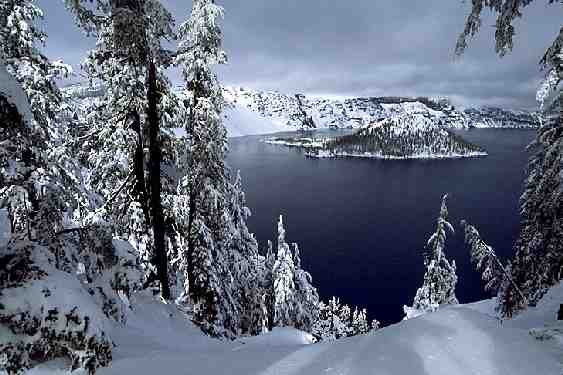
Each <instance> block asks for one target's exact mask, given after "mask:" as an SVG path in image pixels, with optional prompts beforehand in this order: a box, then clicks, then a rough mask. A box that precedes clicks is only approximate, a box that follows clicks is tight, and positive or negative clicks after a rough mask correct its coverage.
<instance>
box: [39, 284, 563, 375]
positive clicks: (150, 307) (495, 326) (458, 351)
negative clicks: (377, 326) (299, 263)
mask: <svg viewBox="0 0 563 375" xmlns="http://www.w3.org/2000/svg"><path fill="white" fill-rule="evenodd" d="M562 297H563V287H561V286H559V287H556V288H554V289H553V290H552V291H551V292H550V293H549V294H548V295H547V296H546V297H545V298H544V300H543V301H542V303H540V305H539V306H538V307H537V308H533V309H530V310H528V311H527V312H525V313H524V314H522V315H520V316H518V317H517V318H515V319H513V320H511V321H505V322H503V323H502V324H500V322H499V321H498V320H497V319H496V318H495V317H494V316H493V314H492V301H482V302H478V303H475V304H469V305H460V306H456V307H450V308H445V309H443V310H440V311H438V312H435V313H431V314H426V315H422V316H420V317H417V318H414V319H411V320H407V321H403V322H401V323H398V324H395V325H392V326H389V327H386V328H384V329H381V330H379V331H377V332H376V333H373V334H370V335H367V336H356V337H352V338H349V339H343V340H339V341H336V342H333V343H324V344H312V345H311V344H310V343H311V337H310V336H309V335H307V334H305V333H302V332H300V331H297V330H293V329H277V330H274V331H273V332H272V333H269V334H265V335H262V336H259V337H254V338H248V339H242V340H238V341H235V342H222V341H217V340H213V339H210V338H208V337H206V336H204V335H203V334H202V333H201V332H200V331H199V330H198V329H197V328H196V327H194V326H193V325H192V324H191V323H190V322H189V321H187V320H186V318H185V317H184V315H183V314H182V313H181V312H179V311H178V310H177V309H176V308H175V307H174V306H172V305H164V304H162V303H159V302H157V301H154V300H152V299H151V298H150V297H148V296H146V295H143V296H140V297H137V298H136V301H134V305H135V306H136V308H135V311H130V312H129V314H130V316H129V323H128V326H127V327H126V328H118V327H116V328H115V329H114V332H113V335H112V336H113V339H114V340H115V343H116V345H117V348H116V349H115V351H114V361H113V365H112V367H111V368H107V369H100V370H99V374H102V375H103V374H116V375H117V374H120V375H123V374H135V375H145V374H147V375H149V374H150V375H154V374H162V375H164V374H194V375H195V374H197V375H200V374H209V375H214V374H231V375H252V374H257V375H258V374H260V375H270V374H271V375H273V374H276V375H286V374H287V375H289V374H334V375H353V374H377V375H386V374H397V375H411V374H422V375H424V374H429V375H430V374H432V375H434V374H436V375H438V374H444V375H454V374H459V375H464V374H468V375H469V374H471V375H476V374H481V375H519V374H522V375H524V374H541V375H551V374H553V375H561V373H562V365H561V361H563V350H562V348H563V341H561V338H562V336H561V333H560V332H562V331H563V324H561V323H559V324H558V323H557V322H556V320H555V319H556V318H555V317H556V315H557V314H556V311H557V309H558V308H559V303H560V302H561V301H562V300H563V298H562ZM62 365H63V364H61V363H58V362H52V363H50V364H48V365H43V366H41V367H39V368H36V369H34V370H32V371H30V372H29V373H30V374H33V375H55V374H64V373H67V372H66V370H64V371H63V370H60V369H59V368H62V367H63V366H62ZM75 373H77V374H78V373H80V372H79V371H77V372H75Z"/></svg>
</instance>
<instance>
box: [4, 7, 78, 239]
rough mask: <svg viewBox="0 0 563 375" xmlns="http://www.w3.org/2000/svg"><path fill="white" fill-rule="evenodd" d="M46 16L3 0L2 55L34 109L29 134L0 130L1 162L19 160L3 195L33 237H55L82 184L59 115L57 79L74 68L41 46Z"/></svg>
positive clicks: (19, 228)
mask: <svg viewBox="0 0 563 375" xmlns="http://www.w3.org/2000/svg"><path fill="white" fill-rule="evenodd" d="M42 17H43V12H42V10H41V9H40V8H39V7H37V6H36V5H35V4H34V2H33V1H31V0H8V1H3V2H2V3H1V4H0V60H2V61H3V62H4V64H5V69H7V71H8V72H9V73H10V74H11V75H12V76H13V77H15V78H16V80H17V81H18V82H19V83H20V84H21V85H22V88H23V89H24V92H25V93H26V95H27V97H28V98H29V107H30V109H31V112H32V114H33V121H29V122H28V123H27V126H26V127H25V135H24V134H20V136H19V137H18V136H16V134H12V133H10V131H11V130H15V129H10V131H9V132H7V133H5V134H3V135H2V138H4V137H7V139H6V142H7V143H6V146H5V147H4V150H5V151H6V152H7V154H5V155H4V160H3V164H4V162H6V160H7V159H5V158H13V160H17V164H13V167H14V168H15V169H13V170H12V168H8V169H3V170H4V171H7V170H10V171H12V172H11V173H8V175H9V176H8V175H6V174H4V178H3V181H1V185H2V191H1V192H0V197H1V199H2V201H3V203H2V206H4V207H7V208H8V210H9V213H10V217H11V220H12V223H13V224H14V225H12V230H14V231H16V232H19V233H20V234H22V233H25V234H26V235H27V236H28V237H29V239H37V238H39V237H41V239H42V240H43V241H51V240H52V239H53V235H54V233H56V232H57V231H59V230H61V229H62V228H63V217H64V212H65V211H72V209H73V208H74V207H76V205H77V201H78V200H79V196H80V192H79V191H78V188H77V185H79V184H80V183H79V181H77V177H76V174H75V172H76V169H77V168H76V162H75V160H73V159H72V158H71V157H70V156H69V154H68V153H67V152H65V151H66V150H65V148H64V147H61V145H62V144H63V143H64V141H65V140H66V139H65V134H66V133H67V131H66V128H65V127H64V124H63V122H62V121H61V118H60V112H61V110H62V107H63V103H62V96H61V93H60V91H59V89H58V87H57V85H56V82H55V79H56V78H58V77H63V76H66V75H67V74H69V73H70V71H71V70H70V68H69V67H68V66H67V65H64V64H62V63H61V62H51V61H49V59H48V58H47V57H46V56H45V55H44V54H43V53H42V52H41V51H40V49H39V46H40V44H41V43H44V42H45V40H46V37H47V35H46V34H45V33H44V32H43V31H42V30H41V28H40V27H39V20H40V19H41V18H42ZM21 130H23V128H20V130H15V131H16V132H18V131H21ZM18 144H19V145H18ZM10 153H15V154H12V155H9V154H10ZM16 154H17V155H16Z"/></svg>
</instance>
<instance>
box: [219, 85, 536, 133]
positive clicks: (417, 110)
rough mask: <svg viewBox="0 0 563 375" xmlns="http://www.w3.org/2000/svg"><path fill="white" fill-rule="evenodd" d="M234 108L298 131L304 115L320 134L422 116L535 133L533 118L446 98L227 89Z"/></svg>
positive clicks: (443, 122) (439, 121)
mask: <svg viewBox="0 0 563 375" xmlns="http://www.w3.org/2000/svg"><path fill="white" fill-rule="evenodd" d="M224 91H225V97H226V98H227V100H228V101H229V102H230V103H233V104H234V105H237V106H242V107H245V108H248V109H250V110H252V111H254V112H256V113H258V114H260V116H262V117H265V118H269V119H275V120H276V121H281V122H283V123H286V124H288V125H290V126H292V127H294V128H296V129H298V128H300V127H301V126H302V121H301V116H299V113H300V111H301V109H303V110H305V111H306V113H307V114H308V115H310V116H311V117H312V119H313V121H314V123H315V125H316V127H317V128H328V127H333V128H357V127H362V126H367V125H370V124H372V123H374V122H376V121H378V120H381V119H383V118H388V117H392V116H394V115H400V114H402V115H421V116H424V117H426V118H428V119H431V120H432V121H433V122H435V123H436V124H439V125H441V126H442V127H445V128H457V129H461V128H469V127H494V128H535V127H538V126H539V116H538V114H537V113H535V112H526V111H511V110H506V109H500V108H494V107H484V108H468V109H465V110H459V109H457V108H455V107H454V106H453V105H452V104H451V103H450V102H449V100H448V99H447V98H427V97H415V98H409V97H392V96H389V97H368V98H350V99H343V100H335V99H326V98H310V97H306V96H304V95H299V97H300V98H301V100H300V101H299V100H297V95H286V94H282V93H279V92H276V91H255V90H248V89H244V88H232V87H227V88H225V89H224Z"/></svg>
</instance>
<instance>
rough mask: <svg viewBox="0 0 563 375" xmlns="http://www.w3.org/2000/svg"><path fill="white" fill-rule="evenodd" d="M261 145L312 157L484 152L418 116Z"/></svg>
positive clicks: (456, 155) (403, 156) (424, 156)
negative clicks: (336, 133) (299, 151)
mask: <svg viewBox="0 0 563 375" xmlns="http://www.w3.org/2000/svg"><path fill="white" fill-rule="evenodd" d="M264 142H266V143H269V144H275V145H282V146H287V147H297V148H301V149H304V150H305V155H306V156H307V157H313V158H339V157H355V158H374V159H390V160H397V159H452V158H471V157H483V156H487V152H486V151H485V150H484V149H483V148H481V147H479V146H477V145H474V144H472V143H470V142H467V141H466V140H464V139H463V138H462V137H461V136H459V135H457V134H454V133H453V132H451V131H450V130H448V129H444V128H442V127H440V126H439V125H436V124H435V123H434V122H433V121H432V120H430V119H428V118H426V117H424V116H420V115H408V116H405V115H399V116H394V117H390V118H387V119H384V120H381V121H379V122H376V123H375V124H373V125H370V126H367V127H364V128H362V129H360V130H358V131H356V132H354V133H352V134H349V135H344V136H340V137H330V138H312V137H300V136H297V137H288V136H285V137H270V138H266V139H265V140H264Z"/></svg>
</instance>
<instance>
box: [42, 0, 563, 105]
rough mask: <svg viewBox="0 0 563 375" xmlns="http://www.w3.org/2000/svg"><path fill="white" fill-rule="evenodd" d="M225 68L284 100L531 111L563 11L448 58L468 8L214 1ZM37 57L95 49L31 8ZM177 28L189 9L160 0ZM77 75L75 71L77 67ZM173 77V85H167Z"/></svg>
mask: <svg viewBox="0 0 563 375" xmlns="http://www.w3.org/2000/svg"><path fill="white" fill-rule="evenodd" d="M217 2H218V3H219V4H221V5H222V6H223V7H224V8H225V21H224V36H225V41H224V43H225V49H226V51H227V53H228V54H229V64H228V66H226V67H223V68H221V69H220V76H221V79H222V80H223V82H224V83H225V84H228V85H235V86H243V87H248V88H254V89H272V90H279V91H282V92H287V93H294V92H303V93H306V94H311V95H323V96H336V97H349V96H382V95H408V96H414V95H416V96H418V95H422V96H448V97H450V98H451V99H452V100H453V101H454V102H455V103H457V104H463V105H469V104H479V105H482V104H489V105H500V106H505V107H513V108H518V107H522V108H534V107H535V105H536V104H535V100H534V98H535V89H536V87H537V85H538V82H539V80H540V79H541V78H542V72H540V70H539V67H538V64H537V63H538V61H539V59H540V58H541V56H542V53H543V52H544V51H545V49H546V47H547V46H548V45H549V44H550V43H551V42H552V40H553V39H554V38H555V36H556V34H557V33H558V32H559V28H560V27H561V20H562V19H563V7H561V6H560V5H557V4H556V5H551V6H549V5H548V4H547V3H548V1H547V0H537V1H535V2H534V4H533V5H531V6H530V7H529V8H527V9H526V11H525V13H524V18H523V19H522V20H519V21H518V22H517V24H516V26H517V36H516V38H515V48H514V51H513V53H512V54H511V55H509V56H507V57H504V58H502V59H501V58H499V57H498V56H497V55H495V53H494V41H493V38H494V28H493V27H492V25H493V24H494V19H493V18H492V17H489V18H486V19H485V20H484V22H483V27H482V30H481V33H480V35H479V37H478V38H477V39H475V40H474V41H473V42H472V43H471V44H470V48H469V49H468V50H467V52H466V53H465V55H464V56H463V57H462V58H461V59H454V56H453V50H454V46H455V41H456V39H457V36H458V34H459V32H460V31H461V30H462V28H463V24H464V20H465V16H466V15H467V13H468V12H469V8H470V4H469V3H470V1H467V2H466V3H464V2H462V1H461V0H459V1H457V0H425V1H420V0H341V1H330V0H219V1H217ZM38 3H39V5H40V6H41V7H42V8H43V10H44V11H45V21H44V27H45V29H46V31H47V33H48V34H49V39H48V41H47V46H46V53H47V55H48V56H49V57H50V58H53V59H55V58H62V59H64V60H66V61H67V62H68V63H71V64H73V65H74V66H75V67H77V66H78V65H79V63H80V61H81V59H82V58H83V56H84V54H85V52H86V51H87V50H88V49H89V48H91V47H92V46H93V44H94V41H93V40H91V39H88V38H86V37H85V36H83V35H82V34H81V33H80V32H79V31H78V30H77V28H76V26H75V25H74V23H73V20H72V18H71V17H70V15H69V14H68V13H67V12H66V10H65V9H64V7H63V5H62V1H61V0H38ZM163 3H165V4H166V5H167V6H168V7H169V9H170V10H171V11H172V13H173V14H174V16H175V17H176V20H177V22H178V23H180V22H182V21H183V20H184V19H185V18H186V17H187V16H188V14H189V10H190V7H191V1H188V0H163ZM78 72H79V69H78ZM175 78H176V77H175Z"/></svg>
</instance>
